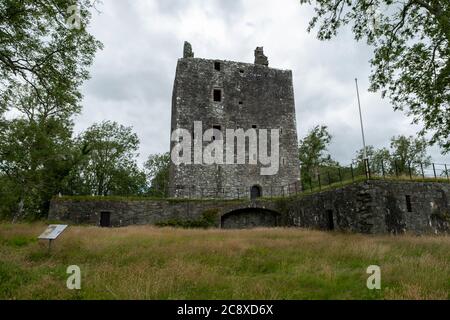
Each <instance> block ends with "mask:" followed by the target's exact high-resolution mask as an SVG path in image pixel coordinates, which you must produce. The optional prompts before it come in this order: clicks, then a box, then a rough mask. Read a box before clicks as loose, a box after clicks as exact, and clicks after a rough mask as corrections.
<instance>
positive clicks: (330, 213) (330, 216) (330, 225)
mask: <svg viewBox="0 0 450 320" xmlns="http://www.w3.org/2000/svg"><path fill="white" fill-rule="evenodd" d="M327 228H328V230H330V231H333V230H334V221H333V210H327Z"/></svg>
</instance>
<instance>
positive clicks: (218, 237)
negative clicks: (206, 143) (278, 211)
mask: <svg viewBox="0 0 450 320" xmlns="http://www.w3.org/2000/svg"><path fill="white" fill-rule="evenodd" d="M44 229H45V225H44V224H42V223H37V224H15V225H12V224H5V223H4V224H0V298H1V299H449V298H450V294H449V293H450V237H432V236H431V237H415V236H401V237H391V236H364V235H350V234H339V233H324V232H318V231H309V230H299V229H254V230H236V231H224V230H185V229H170V228H154V227H149V226H143V227H137V226H136V227H127V228H121V229H99V228H95V227H69V228H68V229H67V230H66V231H65V232H64V233H63V234H62V236H61V237H60V239H58V240H57V241H56V242H55V243H54V244H53V247H52V251H51V253H50V254H49V253H48V250H47V243H46V242H40V241H38V240H37V239H36V237H37V236H38V235H39V234H40V233H41V232H42V231H43V230H44ZM69 265H78V266H79V267H80V268H81V273H82V280H81V290H68V289H67V288H66V280H67V277H68V276H69V275H68V274H66V269H67V267H68V266H69ZM369 265H379V266H380V267H381V272H382V275H381V283H382V289H381V290H374V291H372V290H368V289H367V287H366V281H367V278H368V277H369V275H368V274H366V269H367V267H368V266H369Z"/></svg>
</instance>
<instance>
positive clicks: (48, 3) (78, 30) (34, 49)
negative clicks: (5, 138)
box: [0, 0, 102, 119]
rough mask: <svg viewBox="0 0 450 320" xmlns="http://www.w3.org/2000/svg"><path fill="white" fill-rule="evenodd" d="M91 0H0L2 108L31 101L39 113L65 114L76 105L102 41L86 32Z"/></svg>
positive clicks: (78, 106)
mask: <svg viewBox="0 0 450 320" xmlns="http://www.w3.org/2000/svg"><path fill="white" fill-rule="evenodd" d="M95 2H96V1H89V0H80V1H73V0H58V1H54V0H40V1H35V0H3V1H1V2H0V43H1V44H2V45H1V47H0V110H7V109H12V108H16V107H17V106H18V105H19V106H23V105H28V104H33V105H37V106H38V107H37V108H39V109H40V113H41V114H42V115H43V116H50V115H53V114H55V112H57V113H59V115H63V116H64V117H65V118H66V119H67V118H68V117H70V116H71V115H72V114H73V113H74V112H78V111H80V109H81V106H80V101H81V94H80V91H79V87H80V86H81V84H82V83H83V81H84V80H86V79H88V77H89V72H88V68H89V66H90V65H91V64H92V61H93V58H94V55H95V52H96V51H97V49H99V48H101V47H102V45H101V43H100V42H98V41H97V40H95V38H94V37H93V36H92V35H91V34H89V32H87V26H88V24H89V22H90V17H91V16H90V10H91V9H92V8H93V6H94V5H95ZM74 5H76V6H75V7H74ZM76 11H78V12H79V14H77V13H76ZM74 15H78V16H79V18H80V19H79V24H78V25H74V24H73V23H72V22H74V21H75V20H74V19H73V18H74V17H75V16H74ZM18 102H20V103H18ZM21 111H24V112H25V113H27V111H26V110H21Z"/></svg>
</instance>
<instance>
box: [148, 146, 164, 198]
mask: <svg viewBox="0 0 450 320" xmlns="http://www.w3.org/2000/svg"><path fill="white" fill-rule="evenodd" d="M169 167H170V153H169V152H166V153H162V154H152V155H150V156H149V157H148V160H147V161H146V162H145V164H144V168H145V170H146V174H147V179H148V181H149V185H150V188H149V195H151V196H159V197H167V196H168V195H169V194H168V191H169V190H168V187H169Z"/></svg>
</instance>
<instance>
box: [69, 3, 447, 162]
mask: <svg viewBox="0 0 450 320" xmlns="http://www.w3.org/2000/svg"><path fill="white" fill-rule="evenodd" d="M194 9H195V10H194ZM100 10H101V11H102V14H101V15H97V14H95V13H94V14H93V24H92V27H91V31H92V33H93V34H94V35H95V36H96V37H97V38H98V39H99V40H101V41H102V42H103V43H104V44H105V48H104V50H103V51H102V52H99V53H98V55H97V57H96V61H95V63H94V65H93V67H92V69H91V75H92V79H91V80H90V81H88V82H86V83H85V85H84V86H83V94H84V96H85V99H84V109H83V113H82V114H81V115H80V116H79V117H77V118H76V130H77V131H81V130H83V129H85V128H86V127H88V126H89V125H91V124H92V123H94V122H98V121H102V120H104V119H110V120H115V121H118V122H120V123H122V124H124V125H129V126H130V125H131V126H133V128H134V130H135V132H137V134H138V135H139V137H140V140H141V149H140V154H141V156H140V162H141V163H142V162H143V161H144V160H145V158H147V156H148V155H149V154H151V153H157V152H158V153H159V152H165V151H168V149H169V135H170V111H171V110H170V109H171V97H172V85H173V79H174V75H175V67H176V62H177V59H178V58H179V57H181V55H182V45H183V41H184V40H188V41H190V42H191V43H192V44H193V49H194V52H195V53H196V56H198V57H204V58H222V59H227V60H238V61H245V62H252V61H253V50H254V48H255V47H256V46H260V45H262V46H264V49H265V52H266V53H267V54H268V56H269V60H270V65H271V66H272V67H275V68H287V69H292V70H293V74H294V91H295V98H296V110H297V120H298V131H299V136H300V137H302V136H304V135H305V134H306V132H307V130H308V129H310V128H311V127H313V126H314V125H317V124H325V125H328V126H329V128H330V131H331V133H332V134H333V136H334V140H333V143H332V145H331V146H330V152H331V153H332V155H334V156H335V158H336V159H337V160H338V161H340V162H341V163H343V164H348V163H349V162H350V161H351V160H352V159H353V157H354V154H355V151H356V150H357V149H360V148H361V137H360V129H359V118H358V115H357V105H356V93H355V87H354V78H355V77H358V78H359V79H360V85H361V99H362V102H363V111H364V119H365V124H366V133H367V139H368V143H369V144H373V145H375V146H377V147H381V146H388V145H389V139H390V137H391V136H393V135H398V134H414V133H415V132H416V131H417V127H413V126H410V125H409V120H408V119H407V118H406V117H405V116H404V115H402V114H401V113H394V111H393V110H392V108H391V107H390V105H389V102H388V101H383V100H381V98H380V97H379V95H377V94H373V93H369V92H367V88H368V76H369V73H370V65H369V63H368V61H369V59H370V57H371V49H370V48H368V47H367V46H366V45H365V44H363V43H356V42H355V41H354V39H353V35H352V34H351V32H350V30H344V32H342V33H341V34H340V35H339V37H338V38H336V39H334V40H332V41H328V42H320V41H319V40H317V39H316V38H315V34H314V33H313V34H307V32H306V27H307V24H308V21H309V20H310V18H311V17H312V11H311V8H308V7H305V6H300V5H299V4H298V1H292V2H283V3H282V4H281V3H279V2H276V1H270V0H266V1H262V0H246V1H219V0H212V1H211V0H193V1H181V0H180V1H175V0H153V1H150V0H127V1H123V0H108V1H104V2H103V5H102V6H101V8H100ZM199 12H200V17H202V21H199V18H198V17H197V16H190V15H198V14H199ZM430 151H431V153H432V155H433V157H434V158H436V159H437V161H443V160H445V159H443V158H442V157H441V156H440V155H439V152H438V150H437V149H436V148H432V149H430Z"/></svg>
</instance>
